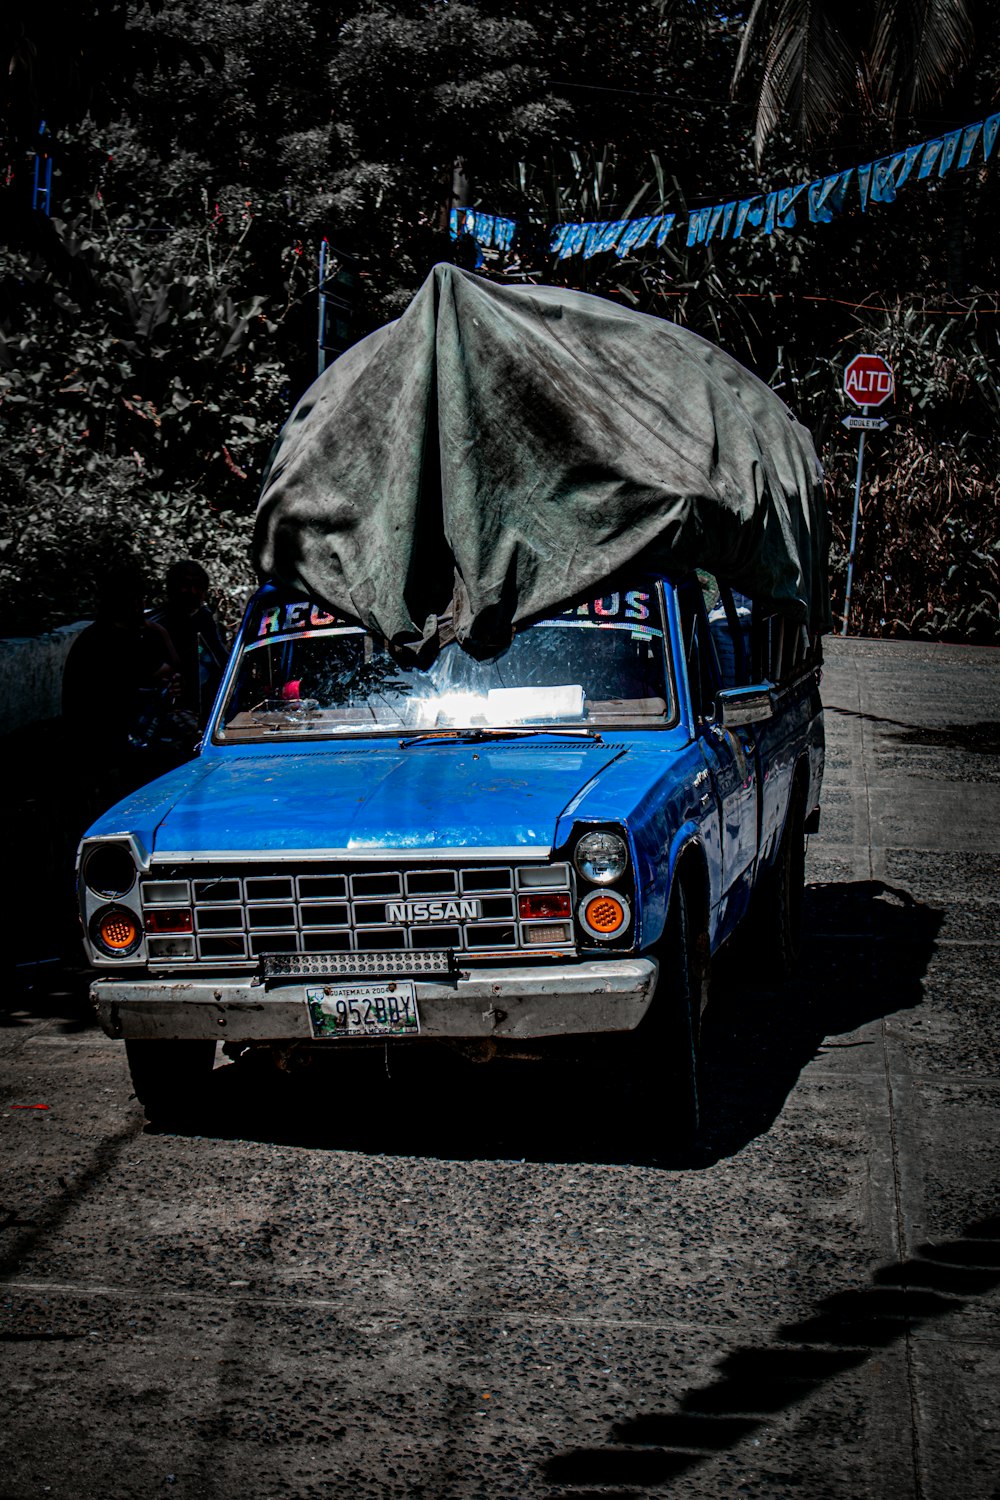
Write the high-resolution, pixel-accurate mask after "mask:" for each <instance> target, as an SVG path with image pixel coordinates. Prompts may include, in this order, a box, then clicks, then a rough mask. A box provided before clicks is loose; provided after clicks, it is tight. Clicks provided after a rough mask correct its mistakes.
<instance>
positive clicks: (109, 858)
mask: <svg viewBox="0 0 1000 1500" xmlns="http://www.w3.org/2000/svg"><path fill="white" fill-rule="evenodd" d="M83 879H84V882H85V884H86V885H88V886H89V887H90V889H91V890H92V891H96V892H97V894H98V895H99V896H124V895H125V893H126V891H130V890H131V889H132V887H133V885H134V884H135V864H134V862H133V860H132V856H131V854H130V853H129V851H128V850H127V849H126V848H125V846H124V844H95V845H94V847H93V848H92V849H89V850H88V851H87V855H86V858H85V860H84V865H83Z"/></svg>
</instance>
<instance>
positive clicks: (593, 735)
mask: <svg viewBox="0 0 1000 1500" xmlns="http://www.w3.org/2000/svg"><path fill="white" fill-rule="evenodd" d="M538 734H557V735H559V736H560V737H561V738H562V739H574V740H595V741H596V742H597V744H599V745H603V743H604V736H603V735H602V734H600V733H599V732H598V730H596V729H556V728H555V726H554V725H552V726H550V725H544V724H543V725H534V726H532V727H531V728H525V729H504V728H496V729H493V728H487V727H486V726H485V725H484V726H482V727H475V728H470V729H426V730H425V731H424V732H423V734H411V735H410V736H409V737H408V738H407V739H405V740H400V742H399V748H400V750H408V749H409V747H410V746H411V745H423V744H426V743H427V742H428V741H433V740H450V741H453V742H454V741H458V742H460V743H461V744H473V745H475V744H480V743H482V742H483V741H484V740H523V739H525V738H530V737H531V736H532V735H538Z"/></svg>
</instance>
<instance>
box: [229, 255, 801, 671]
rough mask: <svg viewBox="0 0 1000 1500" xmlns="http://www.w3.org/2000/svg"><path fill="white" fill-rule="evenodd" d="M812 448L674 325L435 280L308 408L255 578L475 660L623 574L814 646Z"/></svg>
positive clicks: (282, 443)
mask: <svg viewBox="0 0 1000 1500" xmlns="http://www.w3.org/2000/svg"><path fill="white" fill-rule="evenodd" d="M826 546H827V543H826V524H825V511H824V508H823V498H822V492H821V489H820V487H819V466H818V463H817V460H816V455H815V451H814V449H813V445H812V440H811V439H810V437H809V434H808V432H806V430H805V429H804V428H803V427H800V426H799V425H798V423H797V422H795V420H794V419H793V417H792V416H791V413H790V412H789V411H788V409H787V408H786V406H785V405H784V403H783V402H782V401H781V400H780V399H779V398H778V397H777V396H776V395H775V394H774V393H773V392H772V391H771V390H769V389H768V387H767V386H766V385H764V384H763V382H762V381H760V380H758V379H757V377H756V376H754V375H751V374H750V373H749V371H748V370H745V369H744V368H743V367H742V365H739V364H737V362H736V361H735V360H734V359H733V358H732V357H731V356H730V355H728V354H725V353H723V351H722V350H721V349H718V348H717V347H716V346H715V345H713V344H710V343H707V342H706V341H705V340H704V339H701V338H698V337H697V336H696V335H695V334H693V333H690V332H688V331H687V330H686V329H684V328H679V327H677V325H676V324H673V323H667V322H664V321H663V320H662V319H659V318H653V317H648V316H646V315H645V314H642V313H636V312H632V311H630V310H629V309H628V308H624V307H621V306H619V305H618V304H617V303H614V302H607V301H605V300H604V299H603V298H599V297H591V296H587V295H585V294H584V293H581V292H574V291H567V290H564V289H563V288H557V287H541V286H538V287H536V286H517V287H509V286H503V285H498V284H497V283H496V282H490V281H486V280H484V279H483V278H481V277H479V276H473V275H470V274H468V273H467V272H464V271H460V270H458V269H457V268H456V267H454V266H449V265H439V266H436V267H435V268H434V271H433V272H432V273H431V275H430V276H429V277H428V279H427V281H426V282H425V283H424V285H423V286H422V287H421V289H420V291H419V292H418V293H417V295H416V296H415V297H414V299H413V301H412V302H411V303H410V306H409V307H408V308H407V310H406V312H405V313H404V314H403V316H402V317H401V318H400V319H399V321H398V322H396V323H390V324H389V325H388V326H387V327H385V328H380V329H379V330H378V331H377V332H376V333H373V334H371V335H370V336H369V337H368V338H366V339H364V340H363V341H362V342H361V343H359V344H356V345H355V346H354V347H353V348H352V349H349V350H348V351H347V353H346V354H343V355H341V357H340V358H339V359H338V360H337V361H336V362H335V363H334V364H333V365H331V367H330V368H329V370H327V371H326V373H325V374H324V375H322V376H321V377H320V378H319V379H318V380H317V381H316V383H315V384H314V385H313V386H312V387H311V388H310V389H309V390H308V391H307V392H306V394H305V395H304V396H303V398H302V400H301V401H300V402H299V404H298V406H297V407H296V408H295V410H294V412H293V413H292V416H291V418H290V419H289V421H288V423H287V425H286V427H285V429H284V431H283V433H282V435H281V438H280V439H279V442H278V444H277V446H276V448H275V452H274V455H273V457H272V461H271V466H270V469H269V471H268V474H267V476H266V478H265V482H264V488H263V492H262V495H261V499H260V504H259V507H258V513H257V528H256V536H255V561H256V563H257V566H258V568H259V569H260V571H261V572H263V573H265V574H269V575H272V576H274V577H276V578H278V579H280V580H282V581H284V582H285V583H288V584H290V585H292V586H293V587H296V588H301V589H304V590H305V591H306V592H308V593H309V594H311V595H313V596H315V597H317V598H318V599H320V600H321V601H323V602H324V603H325V604H326V605H327V606H328V607H330V608H331V609H333V610H334V611H336V612H337V613H341V614H347V615H349V616H353V617H354V618H356V619H358V620H360V621H361V622H362V623H363V624H365V625H367V626H368V627H369V628H372V629H375V630H377V631H378V632H380V633H381V634H383V635H385V636H387V637H388V638H389V639H390V640H393V641H396V642H397V643H399V644H404V643H408V642H412V643H417V642H420V641H426V642H430V641H432V640H433V638H434V636H435V634H436V632H437V628H438V618H439V617H440V616H442V615H447V614H451V615H452V623H453V628H454V631H455V634H456V635H457V636H458V638H459V640H460V641H462V642H463V643H465V644H467V645H469V646H471V647H473V648H474V649H475V648H476V647H477V646H478V647H479V648H480V649H488V647H489V645H490V644H499V643H500V642H503V641H504V640H506V639H509V636H510V626H511V624H512V623H518V622H520V621H523V620H527V619H530V618H532V617H535V616H538V615H539V614H542V613H544V612H545V611H551V610H552V609H554V608H555V607H556V606H558V605H561V604H564V603H566V602H568V601H569V600H571V599H572V598H574V597H575V596H580V595H585V594H586V593H587V592H588V591H592V590H593V589H594V588H595V587H596V586H597V585H598V584H600V583H601V582H602V581H604V580H605V579H607V578H608V577H610V576H611V575H613V574H615V573H616V572H618V571H619V570H620V569H621V568H623V567H625V566H626V565H630V566H634V567H636V568H641V567H644V566H645V567H650V568H652V569H655V570H662V571H670V570H676V569H687V568H691V567H695V566H699V567H703V568H706V569H708V570H709V571H711V572H714V573H716V574H717V575H718V576H719V577H721V578H724V579H726V580H728V581H729V582H731V583H732V584H734V585H735V586H736V587H737V588H739V589H741V590H742V591H743V592H744V593H746V594H749V595H750V596H751V597H752V598H757V599H762V600H765V601H770V602H771V603H773V604H774V605H775V606H777V607H778V608H781V609H784V610H790V611H792V612H794V613H795V614H797V615H798V616H799V617H800V618H804V619H808V620H809V622H810V624H811V625H812V627H813V629H816V630H823V629H826V628H828V626H829V594H828V589H827V581H826Z"/></svg>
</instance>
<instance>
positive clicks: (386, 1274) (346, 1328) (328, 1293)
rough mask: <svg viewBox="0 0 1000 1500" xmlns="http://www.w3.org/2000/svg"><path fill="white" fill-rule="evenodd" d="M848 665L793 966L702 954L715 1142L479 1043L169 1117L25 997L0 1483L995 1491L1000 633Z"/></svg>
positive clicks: (239, 1069) (118, 1066)
mask: <svg viewBox="0 0 1000 1500" xmlns="http://www.w3.org/2000/svg"><path fill="white" fill-rule="evenodd" d="M828 656H829V660H828V667H827V672H826V676H825V682H824V696H825V699H826V703H827V706H828V709H829V713H828V720H827V723H828V741H829V763H828V771H827V790H826V797H825V812H824V821H823V831H822V833H821V835H820V836H819V837H817V838H814V839H813V840H811V844H810V851H809V879H810V881H811V886H810V894H809V942H808V945H807V952H806V956H805V961H804V964H803V968H802V973H801V976H800V978H799V979H798V980H797V982H795V983H793V984H790V985H788V986H787V987H785V988H784V989H782V990H780V991H778V992H776V993H775V992H770V991H768V990H767V988H760V989H757V990H750V989H749V988H748V986H747V982H746V975H745V974H744V973H741V972H740V969H739V967H737V966H735V965H730V966H729V969H728V971H724V972H723V973H722V974H721V976H720V979H719V983H718V985H717V994H716V999H715V1001H714V1002H713V1005H714V1008H715V1011H716V1014H715V1015H714V1017H713V1020H712V1023H711V1027H710V1036H709V1042H710V1072H711V1077H712V1081H713V1085H714V1090H715V1097H716V1103H715V1105H714V1106H713V1108H712V1111H711V1113H710V1117H709V1121H708V1137H707V1142H706V1147H705V1149H704V1150H703V1152H702V1153H701V1155H700V1156H698V1157H697V1158H692V1159H689V1160H688V1161H686V1162H684V1161H680V1160H671V1159H670V1156H669V1153H667V1155H666V1156H664V1155H663V1154H662V1153H660V1154H659V1157H657V1154H656V1152H655V1151H651V1150H650V1147H649V1143H647V1142H641V1141H639V1142H636V1141H631V1140H630V1139H629V1136H628V1131H627V1122H623V1121H621V1120H620V1119H616V1118H614V1117H613V1114H612V1102H611V1101H609V1100H605V1099H603V1098H602V1097H601V1094H600V1091H599V1090H595V1089H593V1088H591V1089H590V1090H588V1091H586V1093H585V1094H584V1095H583V1096H581V1094H580V1091H579V1090H578V1089H576V1088H575V1087H574V1086H573V1079H572V1078H571V1077H567V1076H564V1075H560V1074H558V1073H556V1072H552V1071H549V1072H546V1073H538V1072H531V1071H529V1072H527V1073H525V1072H524V1071H523V1070H520V1071H519V1070H512V1071H509V1072H494V1071H493V1069H491V1068H487V1069H482V1068H476V1069H471V1068H470V1069H468V1070H454V1069H453V1070H447V1069H442V1070H439V1071H438V1072H437V1073H436V1075H435V1076H434V1078H433V1080H432V1082H431V1084H430V1086H429V1087H428V1086H425V1087H420V1080H414V1079H413V1078H411V1077H407V1076H400V1075H399V1071H398V1070H396V1076H395V1077H394V1078H392V1079H391V1080H386V1078H385V1077H384V1071H383V1072H380V1071H378V1070H377V1069H376V1070H375V1071H374V1072H372V1073H369V1074H368V1075H367V1076H365V1077H364V1078H363V1079H360V1080H357V1081H355V1082H354V1083H353V1084H352V1082H351V1080H350V1079H348V1078H347V1077H346V1076H345V1075H344V1073H343V1070H337V1071H331V1070H323V1071H321V1072H319V1073H315V1074H310V1075H308V1076H307V1077H305V1078H302V1077H299V1078H292V1079H284V1078H278V1079H277V1081H275V1080H274V1079H272V1078H270V1077H268V1076H266V1075H262V1074H259V1073H254V1072H252V1071H251V1070H250V1069H248V1068H245V1067H244V1066H243V1065H242V1064H239V1065H236V1066H232V1067H229V1068H227V1069H225V1070H222V1071H220V1072H218V1073H217V1074H216V1079H215V1082H216V1084H217V1087H218V1091H219V1097H220V1101H221V1102H223V1103H225V1104H226V1105H227V1106H228V1108H229V1109H230V1112H231V1118H232V1122H233V1124H232V1130H231V1132H230V1138H222V1137H219V1136H217V1137H213V1138H199V1137H193V1138H184V1137H178V1136H172V1135H156V1134H152V1133H150V1132H148V1131H146V1130H144V1128H143V1122H142V1118H141V1115H140V1112H139V1110H138V1108H137V1106H136V1104H135V1101H134V1100H131V1099H130V1097H129V1087H128V1081H127V1074H126V1071H125V1066H124V1060H123V1057H122V1054H121V1051H120V1049H119V1047H118V1046H117V1045H116V1044H113V1043H110V1042H108V1041H106V1040H105V1039H104V1038H103V1037H102V1036H101V1035H100V1034H99V1033H97V1032H96V1031H95V1030H94V1029H93V1027H92V1025H91V1024H90V1022H89V1020H88V1017H87V1012H86V1008H85V1006H84V1005H83V1004H82V1002H81V1000H80V997H79V994H78V992H76V991H74V989H73V987H72V986H69V988H66V987H62V988H60V985H59V983H58V982H52V981H50V982H49V983H48V984H47V985H44V984H39V985H38V986H37V987H36V988H34V989H31V990H29V991H28V992H27V993H26V994H22V996H21V997H20V1000H19V1002H18V1006H17V1009H16V1010H15V1011H14V1012H13V1013H8V1015H7V1017H6V1025H5V1027H4V1029H3V1030H2V1031H0V1049H2V1051H0V1067H2V1077H0V1100H2V1114H0V1126H2V1132H3V1133H2V1137H0V1153H2V1156H0V1159H2V1200H3V1204H4V1209H3V1212H2V1213H0V1224H2V1226H3V1233H2V1238H0V1255H2V1256H3V1259H2V1274H3V1277H4V1285H3V1288H2V1293H3V1295H2V1303H3V1313H4V1316H3V1321H2V1325H0V1330H2V1331H0V1340H2V1357H3V1360H4V1365H5V1369H4V1374H3V1379H2V1386H0V1389H2V1396H0V1406H2V1408H4V1409H0V1450H2V1452H0V1497H2V1500H29V1497H35V1496H46V1495H47V1496H51V1497H52V1500H63V1497H65V1500H83V1497H91V1496H93V1497H95V1500H96V1497H99V1500H118V1497H122V1500H132V1497H142V1500H145V1497H148V1496H155V1495H161V1494H162V1495H167V1496H172V1497H177V1500H181V1497H188V1500H196V1497H197V1500H200V1497H212V1500H272V1497H273V1500H279V1497H280V1500H292V1497H294V1500H298V1497H313V1496H315V1497H322V1496H336V1497H351V1500H353V1497H355V1496H357V1497H364V1496H379V1497H383V1496H385V1497H389V1496H393V1497H394V1496H423V1497H427V1500H439V1497H452V1496H454V1497H462V1500H464V1497H473V1496H482V1497H487V1500H498V1497H511V1500H533V1497H542V1500H586V1497H591V1496H593V1497H596V1496H598V1495H600V1496H605V1497H607V1496H615V1497H624V1496H697V1497H713V1500H714V1497H720V1500H722V1497H724V1500H730V1497H733V1496H743V1495H749V1496H759V1497H762V1500H777V1497H783V1496H796V1497H799V1500H802V1497H808V1500H813V1497H823V1496H835V1497H844V1500H857V1497H871V1500H886V1497H891V1500H896V1497H911V1496H912V1497H920V1500H953V1497H955V1496H961V1497H962V1500H994V1497H996V1496H997V1495H998V1494H1000V1490H998V1488H997V1484H998V1480H997V1476H998V1474H1000V1402H998V1399H997V1396H998V1381H997V1373H998V1365H1000V1330H998V1309H1000V1298H998V1287H1000V1217H998V1216H1000V1171H998V1167H1000V1131H998V1129H997V1125H998V1120H1000V1110H998V1103H1000V1084H998V1081H997V1069H996V1063H997V1057H998V1052H1000V1047H998V1042H1000V1016H998V1009H997V995H996V970H997V963H998V959H1000V950H998V941H997V940H998V928H997V912H998V900H1000V894H998V892H1000V884H998V880H997V873H998V869H997V855H996V849H997V842H998V837H997V836H998V831H1000V800H998V782H1000V738H998V736H1000V670H998V668H1000V656H998V655H997V653H995V652H990V651H987V650H974V649H969V650H962V649H959V648H947V647H937V648H935V647H924V646H920V645H891V644H882V643H872V642H845V643H841V642H840V641H833V642H831V643H830V648H829V653H828ZM32 1104H46V1105H48V1109H46V1110H39V1109H23V1108H15V1107H14V1106H17V1105H32Z"/></svg>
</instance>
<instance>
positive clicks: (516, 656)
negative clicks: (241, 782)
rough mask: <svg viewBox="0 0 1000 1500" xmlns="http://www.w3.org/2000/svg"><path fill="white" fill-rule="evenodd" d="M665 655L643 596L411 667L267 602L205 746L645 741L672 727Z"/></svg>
mask: <svg viewBox="0 0 1000 1500" xmlns="http://www.w3.org/2000/svg"><path fill="white" fill-rule="evenodd" d="M666 647H667V642H666V639H665V631H664V622H663V619H662V614H661V603H660V596H659V594H658V593H657V591H656V590H655V588H648V589H641V588H636V589H628V590H619V591H616V592H614V593H610V594H607V595H605V596H603V597H602V598H599V599H593V600H590V601H589V602H587V603H583V604H580V605H575V606H573V607H572V608H571V609H569V610H567V611H566V612H565V613H563V614H560V615H554V616H552V617H551V618H548V619H544V620H539V621H536V622H535V623H534V624H532V625H529V626H527V627H525V628H524V629H521V630H518V631H517V632H516V633H515V635H514V638H513V640H512V641H511V642H510V644H509V646H507V647H506V648H505V650H503V651H501V652H499V653H498V654H497V655H496V656H493V657H489V658H486V659H477V658H476V657H473V656H471V655H469V653H468V652H466V651H463V650H462V648H461V647H460V646H459V645H458V643H457V642H455V641H451V642H449V643H448V644H447V645H445V646H443V647H442V649H441V650H440V651H439V652H438V655H437V656H436V657H435V658H434V660H433V661H432V662H431V663H430V664H429V665H427V666H421V667H418V666H416V665H414V664H413V663H412V662H411V661H405V662H404V661H402V660H400V659H399V658H398V656H396V655H394V654H393V653H392V652H391V651H390V650H389V648H388V647H387V645H386V643H385V641H384V640H382V639H381V637H379V636H377V635H375V634H373V633H372V632H369V631H366V630H364V629H363V628H362V627H361V626H360V625H349V624H347V623H346V622H344V621H343V620H338V619H336V617H335V616H333V615H331V614H330V613H329V612H328V611H327V610H325V609H324V608H323V606H322V605H319V604H315V603H313V602H312V601H310V600H308V599H301V598H299V599H288V600H282V601H280V602H275V599H274V595H273V594H272V595H271V596H270V597H267V596H265V597H264V599H263V600H262V602H261V604H260V605H259V606H258V608H257V611H256V613H255V614H253V615H251V618H250V621H249V623H248V626H247V629H246V631H245V632H244V638H243V644H242V647H241V656H240V662H239V667H238V671H237V674H236V677H235V680H234V682H233V684H232V686H231V688H230V691H229V694H228V697H227V701H226V703H225V705H224V708H223V714H222V720H221V723H220V726H219V728H218V730H217V733H218V734H219V735H221V737H222V738H223V739H236V740H252V739H262V738H265V737H269V736H272V735H275V734H281V735H283V736H285V737H287V736H301V737H303V738H310V739H313V738H317V737H319V738H323V737H333V736H340V735H347V734H352V733H353V734H358V733H376V734H378V733H389V734H391V733H394V732H399V731H403V732H404V733H406V734H413V733H416V734H417V735H419V734H421V733H424V732H428V731H440V730H447V729H457V730H463V729H469V730H472V729H474V730H480V731H482V732H483V733H484V734H485V733H489V732H491V731H499V730H502V729H505V728H508V729H510V728H516V729H517V730H518V731H520V732H524V731H528V730H529V729H530V726H537V727H538V729H539V731H542V730H543V729H544V727H545V726H550V729H549V732H552V731H553V729H554V728H555V727H558V726H564V727H566V728H570V727H571V726H578V729H577V732H587V731H591V730H593V729H594V728H595V727H596V726H598V725H605V724H607V725H614V724H626V723H632V724H635V725H636V726H639V727H647V728H652V727H655V726H656V725H657V724H664V723H667V722H669V721H670V719H671V717H672V704H671V694H670V686H669V684H670V677H669V673H668V671H667V664H666Z"/></svg>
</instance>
